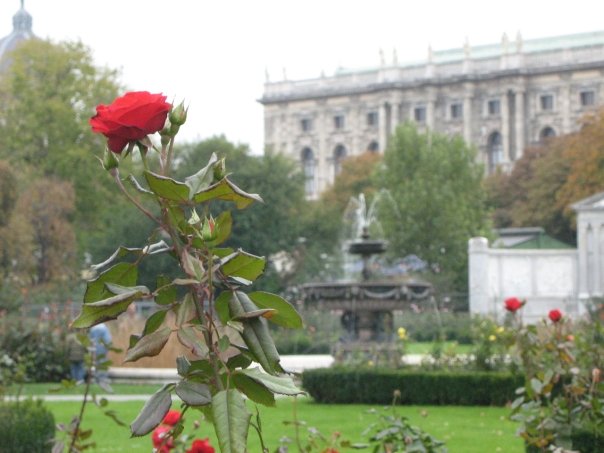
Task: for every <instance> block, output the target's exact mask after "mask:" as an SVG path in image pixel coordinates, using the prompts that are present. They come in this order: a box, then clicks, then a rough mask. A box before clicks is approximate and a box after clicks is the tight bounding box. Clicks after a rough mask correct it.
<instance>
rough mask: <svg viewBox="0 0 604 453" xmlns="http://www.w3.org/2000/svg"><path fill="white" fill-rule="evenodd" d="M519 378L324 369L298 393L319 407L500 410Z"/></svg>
mask: <svg viewBox="0 0 604 453" xmlns="http://www.w3.org/2000/svg"><path fill="white" fill-rule="evenodd" d="M523 383H524V381H523V377H522V376H515V375H512V374H510V373H503V372H476V371H475V372H471V371H463V372H462V371H460V372H438V371H421V370H391V369H349V368H338V367H335V368H323V369H315V370H307V371H304V373H303V374H302V387H303V388H304V389H305V390H306V391H307V392H308V393H309V394H310V395H311V396H312V397H313V398H314V400H315V401H317V402H319V403H338V404H348V403H350V404H352V403H360V404H388V403H390V401H391V399H392V394H393V392H394V391H395V390H399V391H400V394H401V396H400V403H401V404H410V405H412V404H419V405H459V406H491V405H493V406H501V405H504V404H506V403H507V402H509V401H511V400H512V399H513V398H514V391H515V390H516V388H518V387H519V386H521V385H522V384H523Z"/></svg>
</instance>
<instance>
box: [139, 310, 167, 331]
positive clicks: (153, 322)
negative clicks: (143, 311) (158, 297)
mask: <svg viewBox="0 0 604 453" xmlns="http://www.w3.org/2000/svg"><path fill="white" fill-rule="evenodd" d="M166 313H167V312H166V310H158V311H156V312H155V313H153V314H152V315H151V316H149V317H148V318H147V321H146V322H145V328H144V329H143V335H149V334H150V333H153V332H155V331H156V330H157V329H159V327H160V326H161V325H162V323H163V322H164V320H165V319H166Z"/></svg>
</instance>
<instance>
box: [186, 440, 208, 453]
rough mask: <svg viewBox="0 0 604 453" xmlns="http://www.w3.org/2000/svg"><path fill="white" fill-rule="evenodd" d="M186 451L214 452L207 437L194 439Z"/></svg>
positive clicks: (194, 452) (196, 452) (190, 452)
mask: <svg viewBox="0 0 604 453" xmlns="http://www.w3.org/2000/svg"><path fill="white" fill-rule="evenodd" d="M187 453H214V447H212V445H210V440H209V439H208V438H207V437H206V438H205V439H195V440H194V441H193V444H192V445H191V448H190V449H188V450H187Z"/></svg>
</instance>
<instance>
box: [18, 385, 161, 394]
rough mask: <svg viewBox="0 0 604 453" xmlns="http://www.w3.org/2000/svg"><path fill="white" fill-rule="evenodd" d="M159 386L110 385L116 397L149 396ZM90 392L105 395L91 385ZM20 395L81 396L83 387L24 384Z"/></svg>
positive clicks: (102, 391)
mask: <svg viewBox="0 0 604 453" xmlns="http://www.w3.org/2000/svg"><path fill="white" fill-rule="evenodd" d="M160 387H161V385H159V384H111V388H112V389H113V391H114V393H115V394H116V395H150V394H151V393H153V392H155V391H156V390H157V389H159V388H160ZM90 390H91V392H94V393H96V394H99V395H100V394H105V393H107V392H106V391H105V390H103V389H101V388H100V387H99V386H98V385H96V384H93V385H92V386H91V389H90ZM16 391H17V389H16V388H15V387H13V388H11V390H10V392H9V394H11V393H15V392H16ZM21 394H22V395H46V394H51V395H83V394H84V386H83V385H78V386H75V387H71V388H67V389H66V388H62V387H61V384H45V383H44V384H39V383H36V384H25V385H24V386H23V387H22V389H21Z"/></svg>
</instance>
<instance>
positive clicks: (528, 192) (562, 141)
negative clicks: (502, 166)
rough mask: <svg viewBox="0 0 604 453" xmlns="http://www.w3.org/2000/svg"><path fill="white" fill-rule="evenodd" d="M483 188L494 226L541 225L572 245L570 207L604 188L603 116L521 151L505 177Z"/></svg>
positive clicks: (495, 177) (497, 177)
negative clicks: (486, 194) (570, 132)
mask: <svg viewBox="0 0 604 453" xmlns="http://www.w3.org/2000/svg"><path fill="white" fill-rule="evenodd" d="M485 184H486V187H487V193H488V203H489V206H490V207H491V209H492V210H493V212H494V216H493V221H494V224H495V226H497V227H508V226H514V227H528V226H541V227H543V228H544V229H545V231H546V232H547V233H548V234H550V235H552V236H553V237H555V238H556V239H559V240H561V241H563V242H566V243H569V244H573V243H575V242H576V234H575V229H576V225H575V218H574V212H573V211H572V209H571V205H572V204H573V203H575V202H577V201H579V200H581V199H583V198H586V197H589V196H591V195H593V194H595V193H597V192H600V191H602V190H604V113H603V112H602V111H600V112H598V113H597V114H595V115H591V116H588V117H586V118H584V120H583V122H582V127H581V129H580V130H579V131H577V132H575V133H572V134H568V135H564V136H560V137H555V138H551V139H549V140H547V141H546V142H544V143H542V144H541V145H539V146H534V147H532V148H530V149H527V150H526V151H525V152H524V154H523V156H522V157H521V158H520V159H519V160H518V161H517V162H516V163H515V165H514V169H513V170H512V172H511V173H509V174H503V173H500V174H495V175H492V176H490V177H489V178H487V180H486V182H485Z"/></svg>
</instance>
